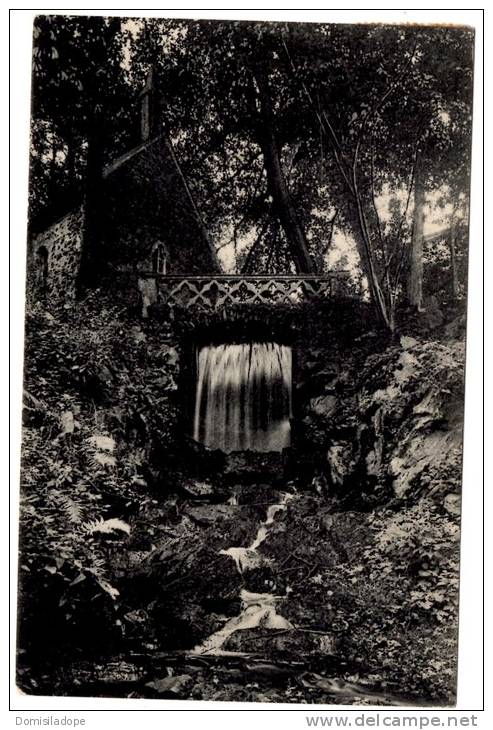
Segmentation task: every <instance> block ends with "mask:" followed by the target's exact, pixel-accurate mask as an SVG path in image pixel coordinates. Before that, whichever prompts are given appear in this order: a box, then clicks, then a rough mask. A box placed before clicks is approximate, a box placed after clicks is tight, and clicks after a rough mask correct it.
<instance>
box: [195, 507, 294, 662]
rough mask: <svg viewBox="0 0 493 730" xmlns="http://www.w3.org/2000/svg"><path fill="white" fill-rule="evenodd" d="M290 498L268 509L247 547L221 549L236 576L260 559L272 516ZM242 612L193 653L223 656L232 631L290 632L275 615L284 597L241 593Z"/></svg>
mask: <svg viewBox="0 0 493 730" xmlns="http://www.w3.org/2000/svg"><path fill="white" fill-rule="evenodd" d="M291 498H292V495H291V494H283V495H282V497H281V500H280V502H279V503H277V504H272V505H270V506H269V508H268V510H267V516H266V519H265V521H264V522H262V523H261V524H260V526H259V528H258V530H257V534H256V536H255V538H254V540H253V541H252V543H251V544H250V545H249V546H248V547H230V548H228V549H226V550H220V551H219V554H220V555H228V556H229V557H230V558H231V559H232V560H234V562H235V565H236V568H237V570H238V572H239V573H241V574H242V573H244V572H245V571H246V570H251V569H252V568H255V567H257V566H258V565H259V564H260V562H261V560H262V558H261V556H260V555H259V554H258V552H257V549H258V548H259V547H260V545H261V544H262V543H263V542H264V540H265V538H266V537H267V535H268V534H269V528H270V527H271V525H273V523H274V521H275V517H276V515H277V514H279V513H280V512H283V511H284V510H285V509H286V504H287V502H288V501H289V500H290V499H291ZM240 598H241V603H242V610H241V613H240V614H239V615H238V616H234V617H233V618H232V619H230V620H229V621H227V622H226V623H225V624H224V626H223V627H222V628H221V629H220V630H219V631H216V632H215V633H213V634H211V636H209V637H208V638H207V639H206V640H205V641H204V642H202V644H199V645H198V646H196V647H195V648H194V649H193V653H194V654H209V655H210V654H224V653H227V652H224V650H222V647H223V645H224V644H225V642H226V641H227V639H228V638H229V637H230V636H231V634H233V633H234V632H235V631H243V630H245V629H255V628H257V627H262V628H264V629H292V628H293V626H292V625H291V624H290V622H289V621H288V620H287V619H285V618H284V617H283V616H281V615H280V614H278V613H277V610H276V603H277V602H278V601H279V600H280V599H281V598H283V596H276V595H274V594H272V593H250V591H247V590H245V589H242V590H241V591H240Z"/></svg>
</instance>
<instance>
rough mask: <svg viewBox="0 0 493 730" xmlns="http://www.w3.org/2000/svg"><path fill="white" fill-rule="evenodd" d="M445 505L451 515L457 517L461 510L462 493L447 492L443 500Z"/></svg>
mask: <svg viewBox="0 0 493 730" xmlns="http://www.w3.org/2000/svg"><path fill="white" fill-rule="evenodd" d="M443 506H444V508H445V510H446V511H447V512H448V513H449V515H453V516H454V517H457V516H458V515H460V512H461V497H460V494H447V495H446V497H445V498H444V500H443Z"/></svg>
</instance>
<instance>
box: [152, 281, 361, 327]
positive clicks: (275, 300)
mask: <svg viewBox="0 0 493 730" xmlns="http://www.w3.org/2000/svg"><path fill="white" fill-rule="evenodd" d="M346 280H347V274H346V273H345V272H334V273H332V274H324V275H320V276H316V275H306V276H300V275H281V276H270V275H258V276H229V275H227V274H221V275H212V276H178V275H174V274H170V275H161V276H156V275H155V274H142V275H141V276H140V278H139V289H140V292H141V294H142V301H143V309H144V311H143V314H144V316H146V314H147V308H148V307H149V305H151V304H155V303H160V304H167V305H169V306H171V307H174V306H179V307H186V308H194V309H195V308H196V309H200V310H202V311H210V310H211V309H212V310H213V309H220V308H222V307H225V306H228V305H231V304H289V303H300V302H302V301H306V300H307V299H313V298H314V297H333V296H336V295H340V294H342V293H343V292H344V289H345V282H346Z"/></svg>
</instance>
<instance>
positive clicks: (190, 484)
mask: <svg viewBox="0 0 493 730" xmlns="http://www.w3.org/2000/svg"><path fill="white" fill-rule="evenodd" d="M180 488H181V489H182V490H183V491H184V492H185V493H186V494H187V496H189V497H193V498H194V499H207V498H210V497H213V496H214V495H215V493H216V490H215V489H214V487H213V486H212V484H210V483H209V482H201V481H199V480H198V479H193V480H192V479H189V480H187V481H182V482H181V483H180Z"/></svg>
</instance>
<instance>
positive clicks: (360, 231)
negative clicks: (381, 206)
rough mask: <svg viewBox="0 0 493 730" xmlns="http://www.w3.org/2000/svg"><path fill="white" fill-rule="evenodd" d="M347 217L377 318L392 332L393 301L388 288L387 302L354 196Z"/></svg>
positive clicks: (378, 269) (393, 322) (362, 215)
mask: <svg viewBox="0 0 493 730" xmlns="http://www.w3.org/2000/svg"><path fill="white" fill-rule="evenodd" d="M357 194H358V193H357ZM348 217H349V222H350V224H351V228H352V231H353V236H354V240H355V243H356V249H357V251H358V255H359V257H360V263H361V268H362V271H363V273H364V275H365V276H366V279H367V282H368V288H369V290H370V296H371V299H372V301H373V303H374V305H375V308H376V311H377V315H378V318H379V320H380V321H381V323H382V324H384V325H385V326H386V327H388V328H389V329H390V331H391V332H393V331H394V330H395V312H394V311H393V301H390V298H391V292H390V290H389V291H388V292H387V294H388V299H389V301H390V304H389V301H387V300H386V297H385V295H384V292H383V290H382V285H381V281H380V278H381V272H380V267H379V266H378V264H377V262H376V260H375V256H374V254H373V241H372V240H370V239H369V234H368V229H367V226H366V225H365V218H364V212H363V207H362V203H361V201H359V204H358V200H357V199H356V197H354V198H352V199H351V200H350V202H349V205H348Z"/></svg>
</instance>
